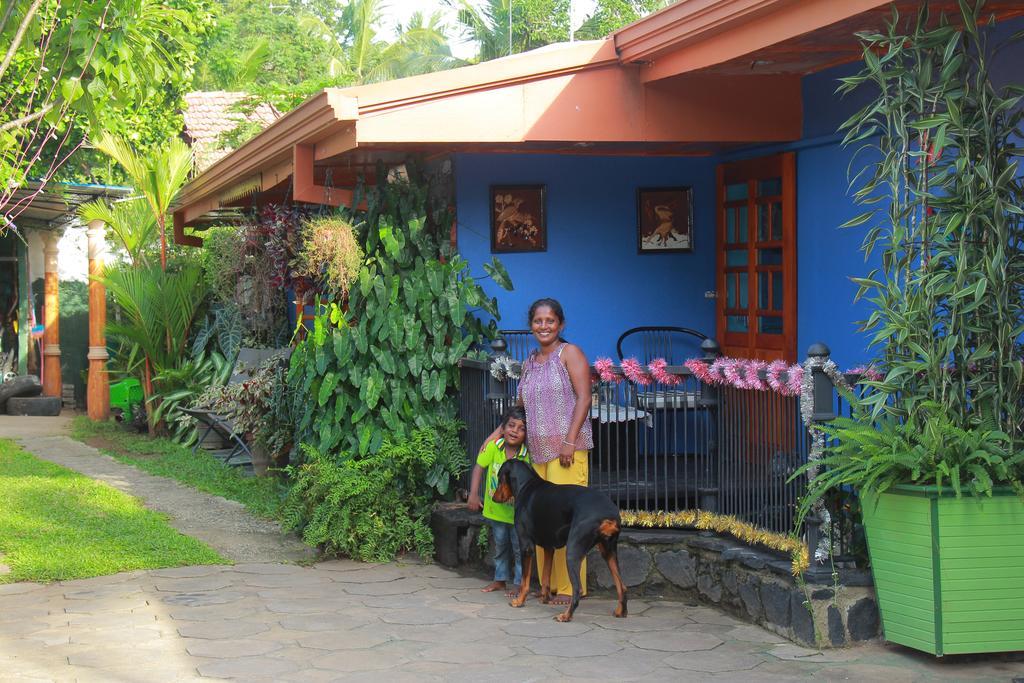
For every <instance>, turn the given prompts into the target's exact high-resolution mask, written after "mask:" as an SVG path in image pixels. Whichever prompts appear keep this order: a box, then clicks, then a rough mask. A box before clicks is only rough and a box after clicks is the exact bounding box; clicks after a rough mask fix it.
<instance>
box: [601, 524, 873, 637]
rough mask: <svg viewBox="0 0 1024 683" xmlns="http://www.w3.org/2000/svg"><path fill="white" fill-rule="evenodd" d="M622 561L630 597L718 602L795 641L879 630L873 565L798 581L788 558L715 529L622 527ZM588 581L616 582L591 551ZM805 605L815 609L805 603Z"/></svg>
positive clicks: (818, 572)
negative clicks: (679, 598)
mask: <svg viewBox="0 0 1024 683" xmlns="http://www.w3.org/2000/svg"><path fill="white" fill-rule="evenodd" d="M619 566H620V567H621V572H622V579H623V581H624V582H625V584H626V585H627V587H628V588H629V591H630V595H631V596H642V595H666V596H671V595H676V596H682V597H686V598H689V599H694V600H698V601H700V602H703V603H706V604H710V605H714V606H716V607H719V608H721V609H722V610H724V611H726V612H728V613H730V614H732V615H734V616H736V617H739V618H741V619H744V620H746V621H749V622H752V623H755V624H759V625H760V626H763V627H764V628H766V629H768V630H770V631H773V632H774V633H777V634H779V635H781V636H784V637H786V638H789V639H790V640H793V641H795V642H798V643H802V644H805V645H812V646H818V647H845V646H849V645H856V644H857V643H860V642H864V641H867V640H871V639H874V638H877V637H878V636H879V635H880V622H879V615H878V606H877V604H876V602H875V592H874V588H873V587H872V584H871V576H870V574H869V573H868V572H862V571H857V570H839V571H838V577H837V578H838V582H837V581H836V580H834V579H833V576H832V573H831V567H827V568H826V569H825V570H821V569H817V570H816V571H815V570H812V571H809V572H807V573H806V574H805V576H804V577H803V581H802V582H801V583H800V584H798V583H797V581H796V580H795V579H794V578H793V576H792V574H791V573H790V562H789V560H788V559H784V558H782V557H781V556H780V555H778V554H776V553H772V552H770V551H761V550H757V549H754V548H751V547H750V546H747V545H744V544H742V543H739V542H737V541H734V540H732V539H729V538H723V537H720V536H718V535H717V534H714V533H711V532H699V531H682V530H674V529H654V530H650V531H639V530H628V529H627V530H625V531H624V532H623V533H622V536H621V537H620V538H619ZM587 571H588V581H589V582H590V585H592V586H596V587H598V588H601V589H612V588H614V584H613V583H612V579H611V574H610V573H609V571H608V567H607V565H606V564H605V562H604V561H603V560H602V559H601V556H600V555H599V554H598V553H597V552H596V551H593V552H591V554H590V555H589V556H588V560H587ZM808 605H809V606H810V609H808Z"/></svg>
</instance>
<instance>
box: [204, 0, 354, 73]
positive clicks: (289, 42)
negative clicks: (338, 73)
mask: <svg viewBox="0 0 1024 683" xmlns="http://www.w3.org/2000/svg"><path fill="white" fill-rule="evenodd" d="M272 4H273V5H274V6H273V7H271V5H272ZM278 6H280V8H279V7H278ZM215 15H216V17H217V24H216V28H215V29H214V30H213V31H212V32H211V34H210V36H209V38H208V39H207V40H206V42H205V43H204V44H203V45H202V46H201V47H200V54H201V55H202V59H201V60H200V64H199V67H198V69H197V71H196V75H195V80H194V84H193V85H194V87H195V88H196V89H199V90H245V91H247V92H256V91H258V90H260V89H266V88H280V87H282V86H297V85H299V84H301V83H305V82H309V81H319V80H321V79H322V78H323V76H324V75H325V72H326V70H327V68H328V65H329V62H330V60H331V57H333V56H334V55H335V54H336V49H335V45H333V41H331V40H330V36H329V35H319V36H317V35H312V34H311V33H310V27H309V24H308V23H307V20H308V19H309V18H310V17H311V16H313V15H312V14H311V12H310V11H309V10H308V9H307V8H306V6H305V5H304V4H303V3H300V2H296V1H295V0H291V1H289V0H278V2H277V3H276V4H274V3H268V2H267V0H220V2H218V3H217V5H216V7H215ZM271 46H272V47H271Z"/></svg>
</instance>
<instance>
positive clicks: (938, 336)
mask: <svg viewBox="0 0 1024 683" xmlns="http://www.w3.org/2000/svg"><path fill="white" fill-rule="evenodd" d="M933 14H934V13H933V12H931V11H930V9H929V6H928V4H927V3H925V4H924V5H923V6H922V8H921V9H920V11H919V12H918V13H916V14H912V15H910V16H908V17H903V18H901V17H899V16H898V15H896V14H895V13H894V17H893V20H892V22H891V23H890V25H889V27H888V30H887V32H885V33H878V34H874V33H869V34H861V35H860V38H861V40H862V42H863V45H864V52H863V54H864V68H863V69H862V70H861V72H860V73H858V74H856V75H855V76H851V77H849V78H845V79H843V83H842V86H841V87H840V91H841V92H849V91H853V90H856V89H859V88H864V87H866V88H870V89H871V91H872V92H874V93H876V96H875V97H874V99H873V100H872V101H871V102H870V103H869V104H868V105H867V106H866V107H865V108H864V109H862V110H861V111H859V112H857V113H856V114H855V115H853V116H852V117H850V119H849V120H848V121H847V122H846V123H844V124H843V128H844V129H845V131H846V140H845V142H846V144H847V145H857V146H859V147H860V149H861V150H862V151H864V152H867V153H868V154H870V155H871V157H872V158H877V159H878V161H877V162H875V163H872V164H870V165H868V166H867V167H866V168H864V170H862V171H861V172H860V173H858V174H856V176H855V177H854V183H855V184H859V187H857V188H856V195H855V197H856V198H857V200H858V201H859V202H860V203H862V204H864V205H865V206H866V208H867V211H865V212H864V213H862V214H861V215H859V216H857V217H856V218H854V219H853V220H851V221H849V222H848V223H847V224H846V225H847V226H848V227H852V226H855V225H865V224H867V225H872V224H873V226H872V227H870V229H869V230H868V232H867V235H866V236H865V239H864V244H863V250H864V252H865V254H867V255H870V254H872V253H878V254H879V255H880V257H881V264H882V266H881V268H880V269H877V270H874V271H872V272H871V273H870V274H869V275H868V276H867V277H865V278H857V279H855V282H856V283H857V284H858V285H859V288H860V289H859V292H858V297H861V296H863V297H866V298H867V299H868V300H869V301H870V302H871V303H872V305H873V306H872V308H873V311H872V313H871V315H870V317H868V319H867V320H866V321H864V323H863V326H864V329H865V330H868V331H869V332H871V334H872V337H871V341H872V344H873V345H874V346H875V347H876V348H877V349H878V350H879V352H880V355H881V358H880V365H881V366H882V367H884V368H885V369H886V376H885V378H884V380H882V381H881V382H877V383H869V384H872V385H874V387H875V388H876V389H877V391H875V392H874V393H873V394H870V395H868V396H867V397H866V398H865V399H864V404H865V405H866V406H868V407H870V409H871V415H872V418H880V417H881V416H882V415H883V414H889V415H892V416H894V417H896V418H898V419H901V420H907V421H908V423H909V424H911V425H917V424H923V422H924V420H923V418H921V416H920V415H919V414H920V413H922V412H927V413H929V414H930V413H932V412H935V411H934V410H933V409H932V408H931V406H939V409H938V411H939V412H941V413H942V414H944V415H946V416H948V418H949V420H950V421H951V422H952V424H953V425H955V426H956V427H958V428H960V429H964V430H969V429H971V428H973V427H978V428H979V429H980V428H983V426H984V425H990V424H995V425H996V426H997V427H998V429H999V430H1000V431H1002V432H1004V433H1006V434H1007V435H1008V437H1009V439H1010V447H1011V450H1015V449H1016V448H1018V447H1019V446H1020V444H1021V437H1022V433H1021V425H1022V424H1024V360H1022V359H1024V346H1022V344H1021V341H1022V335H1024V288H1022V286H1021V283H1022V282H1024V248H1022V246H1024V211H1022V209H1021V206H1024V187H1022V183H1021V179H1020V176H1019V166H1018V161H1017V159H1018V157H1019V155H1020V150H1019V149H1018V147H1017V144H1018V143H1017V140H1018V138H1017V137H1016V135H1017V131H1018V130H1019V127H1020V123H1021V121H1022V117H1024V112H1022V110H1021V107H1020V106H1019V105H1020V101H1021V99H1020V98H1021V94H1022V92H1024V90H1022V89H1021V88H1020V87H1019V86H1008V87H1006V88H1003V89H997V88H996V87H995V86H994V85H993V83H992V81H991V78H990V73H989V63H990V59H991V56H992V54H993V52H994V50H993V49H992V48H990V46H988V45H987V42H986V32H985V29H984V27H983V26H980V25H983V24H984V23H985V18H986V17H985V15H984V11H983V3H981V2H963V3H961V4H960V8H959V11H958V14H961V15H962V16H957V17H954V18H953V20H950V19H949V18H948V17H946V16H945V15H943V16H941V17H939V18H937V19H936V17H935V16H933ZM1015 39H1017V40H1019V35H1018V36H1017V37H1015Z"/></svg>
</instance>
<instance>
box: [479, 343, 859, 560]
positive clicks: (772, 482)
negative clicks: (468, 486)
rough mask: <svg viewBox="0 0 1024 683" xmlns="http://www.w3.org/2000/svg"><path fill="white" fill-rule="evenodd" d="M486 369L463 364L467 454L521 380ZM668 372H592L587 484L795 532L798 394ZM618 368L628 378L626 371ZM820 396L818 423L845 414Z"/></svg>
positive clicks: (622, 496) (623, 501) (805, 448)
mask: <svg viewBox="0 0 1024 683" xmlns="http://www.w3.org/2000/svg"><path fill="white" fill-rule="evenodd" d="M705 350H706V352H707V360H708V361H711V360H713V359H714V358H715V357H716V351H717V346H716V345H715V344H714V342H706V346H705ZM825 352H826V353H827V349H826V351H825ZM489 368H490V364H489V362H487V361H478V360H468V359H466V360H463V361H462V363H461V376H462V391H461V394H460V419H462V420H463V422H465V423H466V430H465V432H464V434H465V437H464V438H465V446H466V450H467V456H468V457H470V458H475V456H476V452H477V450H478V448H479V447H480V444H481V443H482V442H483V439H484V438H486V437H487V435H488V434H490V433H491V431H492V430H493V429H494V427H495V426H497V424H498V421H499V419H500V416H501V414H502V413H503V412H504V410H505V409H506V408H507V407H508V406H509V405H511V403H513V402H514V401H515V391H516V382H515V381H514V380H510V381H506V382H499V381H497V380H495V379H494V378H493V377H491V375H490V374H489ZM665 371H666V372H667V373H668V374H670V375H673V376H674V377H675V378H676V382H677V383H675V384H673V385H671V386H668V385H664V384H658V383H652V384H648V385H637V384H635V383H633V382H631V381H627V380H625V378H622V379H621V381H598V380H597V374H596V372H595V373H594V375H593V377H594V379H595V383H594V385H593V394H592V402H591V412H590V416H591V425H592V428H593V433H594V450H593V451H592V452H591V459H590V486H591V487H594V488H597V489H600V490H602V491H604V492H605V493H607V494H608V495H609V496H610V497H611V498H612V499H613V500H614V501H615V502H616V503H617V504H618V505H619V507H620V508H623V509H633V510H651V511H653V510H664V511H670V512H671V511H679V510H695V509H700V510H704V511H708V512H716V513H720V514H727V515H733V516H735V517H737V518H739V519H742V520H744V521H747V522H750V523H751V524H754V525H756V526H758V527H760V528H763V529H765V530H768V531H773V532H777V533H783V534H785V533H789V532H791V531H793V528H794V521H795V514H796V509H797V504H798V501H799V499H800V497H801V496H802V495H803V493H804V491H805V489H806V478H804V477H798V478H795V479H793V480H792V481H790V478H791V477H792V475H793V473H794V472H795V471H796V470H797V469H798V468H799V467H800V466H801V465H803V464H804V463H805V462H807V457H808V452H809V449H810V439H809V436H808V432H807V429H806V427H805V425H804V423H803V420H802V416H801V406H800V401H801V399H800V396H785V395H783V394H781V393H778V392H775V391H757V390H753V389H737V388H734V387H732V386H713V385H709V384H705V383H703V382H701V381H700V380H698V378H697V377H695V376H694V375H693V374H692V373H691V371H690V370H689V369H688V368H686V367H684V366H667V367H666V368H665ZM612 372H613V373H615V374H616V375H617V379H618V378H620V377H621V369H619V368H613V370H612ZM815 378H816V380H821V377H819V376H817V375H816V376H815ZM826 380H827V378H826ZM819 383H820V382H819ZM815 399H816V400H815V404H816V406H817V407H818V412H817V413H816V415H818V417H819V418H821V419H826V418H827V415H826V414H825V413H827V412H830V410H831V411H832V412H840V411H845V410H848V408H847V407H846V406H845V405H844V404H843V403H842V401H841V399H839V398H838V397H837V395H836V394H835V393H834V392H833V390H832V387H831V383H830V382H828V381H826V382H825V383H824V384H822V388H821V389H819V391H818V394H817V395H816V396H815ZM822 406H824V408H822ZM843 506H846V507H847V508H848V507H849V503H848V501H847V502H843V501H838V502H836V504H835V506H834V510H835V513H834V514H833V515H832V529H833V538H834V542H835V543H836V547H837V551H839V552H846V551H847V550H848V548H849V546H850V545H851V539H853V538H854V536H855V532H856V530H855V528H854V524H853V522H851V520H850V518H849V516H848V515H847V516H844V515H843ZM815 533H816V531H811V536H813V535H814V534H815ZM808 541H809V542H816V537H814V538H811V537H810V536H809V537H808Z"/></svg>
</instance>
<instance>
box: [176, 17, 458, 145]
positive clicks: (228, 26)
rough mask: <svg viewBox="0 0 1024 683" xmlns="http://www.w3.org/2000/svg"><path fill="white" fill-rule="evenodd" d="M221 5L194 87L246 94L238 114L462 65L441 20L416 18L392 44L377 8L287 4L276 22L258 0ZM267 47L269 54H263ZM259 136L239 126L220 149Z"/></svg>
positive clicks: (250, 125) (254, 127) (249, 125)
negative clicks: (327, 90)
mask: <svg viewBox="0 0 1024 683" xmlns="http://www.w3.org/2000/svg"><path fill="white" fill-rule="evenodd" d="M222 1H223V5H222V8H221V12H220V14H221V16H222V17H224V20H223V22H222V23H221V24H220V25H219V27H218V29H217V31H216V32H215V34H214V35H213V37H211V39H210V41H208V43H207V45H206V46H204V48H203V50H204V52H203V54H204V59H203V62H204V64H206V65H207V66H205V67H203V68H202V69H201V70H200V72H199V74H198V75H197V79H196V86H197V87H199V88H203V89H211V88H216V89H232V90H244V91H245V92H248V93H249V95H250V96H249V97H248V98H246V99H245V100H243V101H241V102H239V103H238V104H237V105H236V110H237V111H239V112H240V113H243V114H248V113H250V112H252V111H254V110H255V109H256V108H257V107H258V106H260V105H261V104H263V103H269V104H271V105H273V106H274V108H276V109H277V110H278V111H281V112H286V111H289V110H290V109H293V108H294V107H296V106H298V105H299V104H301V103H302V102H303V101H305V100H306V99H307V98H309V97H310V96H312V95H314V94H315V93H317V92H319V91H320V90H322V89H323V88H328V87H345V86H350V85H359V84H362V83H376V82H380V81H386V80H390V79H393V78H402V77H405V76H412V75H416V74H421V73H427V72H430V71H438V70H441V69H448V68H452V67H454V66H460V65H462V64H464V62H463V61H462V60H460V59H456V58H455V57H453V56H452V53H451V48H450V47H449V45H448V36H447V33H446V32H447V27H446V26H445V25H444V24H443V22H442V18H441V15H440V13H435V14H433V15H430V16H426V15H424V14H422V13H419V12H417V13H415V14H413V16H412V17H411V18H410V20H409V22H408V23H407V24H406V25H404V26H401V25H400V26H398V27H397V33H398V36H397V38H396V39H395V40H394V41H390V42H389V41H386V40H383V39H381V38H380V36H379V32H380V27H381V25H382V23H383V21H384V14H383V10H384V8H385V4H384V2H382V0H348V1H347V2H344V3H341V2H339V0H305V1H299V0H291V2H290V4H289V5H288V6H287V7H288V9H287V11H286V12H282V13H280V14H278V13H275V12H274V11H273V10H271V9H269V8H268V7H267V5H265V4H264V3H263V2H262V0H222ZM283 1H284V0H282V2H283ZM268 44H269V45H273V46H274V48H273V49H272V50H268V49H266V45H268ZM293 46H294V47H296V48H298V49H297V50H293V49H292V47H293ZM293 52H294V53H295V54H293ZM259 130H260V125H259V124H258V123H256V122H253V121H249V120H248V119H247V118H243V120H242V121H241V122H240V123H239V124H238V126H236V127H235V128H234V129H233V130H232V131H230V132H228V133H226V134H224V135H223V136H222V137H221V144H223V145H224V146H225V147H229V148H234V147H237V146H238V145H240V144H242V143H243V142H245V141H246V140H247V139H249V138H250V137H252V136H253V135H255V134H256V133H258V132H259Z"/></svg>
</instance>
